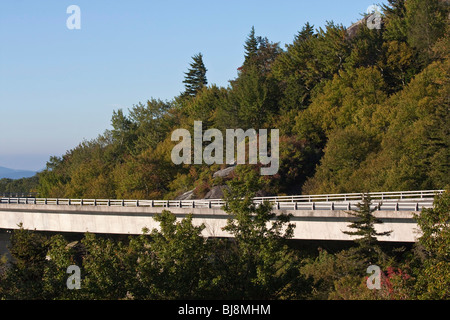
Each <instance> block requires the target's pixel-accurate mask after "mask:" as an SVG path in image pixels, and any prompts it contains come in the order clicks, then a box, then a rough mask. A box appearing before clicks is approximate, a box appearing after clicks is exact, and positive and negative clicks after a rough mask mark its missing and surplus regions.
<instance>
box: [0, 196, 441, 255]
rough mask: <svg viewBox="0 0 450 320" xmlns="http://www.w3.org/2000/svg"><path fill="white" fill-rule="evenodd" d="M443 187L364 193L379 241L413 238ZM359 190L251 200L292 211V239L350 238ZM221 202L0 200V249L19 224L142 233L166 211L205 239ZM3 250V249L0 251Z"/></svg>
mask: <svg viewBox="0 0 450 320" xmlns="http://www.w3.org/2000/svg"><path fill="white" fill-rule="evenodd" d="M442 192H443V190H424V191H403V192H373V193H369V195H370V196H371V198H372V203H373V205H374V206H377V205H380V207H379V208H378V210H377V211H375V212H374V215H375V216H376V217H378V218H380V219H381V220H382V221H383V224H380V225H377V230H378V231H379V232H382V231H389V230H391V231H392V233H391V234H390V235H389V236H382V237H379V239H378V240H380V241H391V242H415V241H416V240H417V238H418V237H419V236H420V234H419V230H418V227H417V224H416V222H415V220H414V214H420V211H421V210H422V209H423V208H431V207H432V206H433V199H434V196H435V195H436V194H440V193H442ZM361 199H362V194H360V193H350V194H328V195H301V196H281V197H259V198H254V201H255V203H261V202H263V201H269V202H271V204H272V205H273V210H274V212H275V213H276V214H280V213H288V214H289V213H290V214H292V218H291V222H292V223H294V224H295V226H296V227H295V229H294V236H293V239H298V240H334V241H340V240H341V241H345V240H353V239H354V238H352V237H351V236H349V235H346V234H344V233H343V232H342V231H347V230H349V228H348V224H349V223H350V221H351V220H352V219H354V218H353V217H352V216H351V215H350V214H349V213H348V212H349V211H351V210H355V209H356V204H357V203H359V202H360V201H361ZM224 204H225V202H224V200H220V199H218V200H211V199H208V200H111V199H42V198H6V197H3V198H0V247H2V246H3V247H4V246H5V244H6V243H7V242H8V239H9V234H10V233H9V232H10V231H11V230H12V229H17V228H18V225H19V224H22V225H23V227H24V228H25V229H29V230H37V231H51V232H72V233H85V232H91V233H100V234H101V233H104V234H130V235H138V234H142V229H143V228H144V227H146V228H148V229H150V230H152V229H153V228H158V227H159V225H158V223H157V222H156V221H155V220H154V219H153V217H154V216H155V214H158V213H161V212H162V211H163V210H169V211H171V212H172V213H173V214H175V215H176V217H177V219H179V220H181V219H183V218H184V217H186V215H188V214H192V215H193V223H194V224H195V225H200V224H202V223H204V224H205V226H206V228H205V229H204V231H203V235H204V236H205V237H229V236H230V235H229V234H227V233H226V232H225V231H223V230H222V228H223V227H224V226H225V225H226V223H227V219H228V218H230V216H229V215H228V214H227V213H226V212H225V211H223V209H222V208H223V205H224ZM3 251H4V249H3Z"/></svg>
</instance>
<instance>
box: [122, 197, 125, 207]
mask: <svg viewBox="0 0 450 320" xmlns="http://www.w3.org/2000/svg"><path fill="white" fill-rule="evenodd" d="M122 207H125V200H124V199H122Z"/></svg>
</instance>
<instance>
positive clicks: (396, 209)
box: [395, 202, 398, 211]
mask: <svg viewBox="0 0 450 320" xmlns="http://www.w3.org/2000/svg"><path fill="white" fill-rule="evenodd" d="M395 211H398V202H396V203H395Z"/></svg>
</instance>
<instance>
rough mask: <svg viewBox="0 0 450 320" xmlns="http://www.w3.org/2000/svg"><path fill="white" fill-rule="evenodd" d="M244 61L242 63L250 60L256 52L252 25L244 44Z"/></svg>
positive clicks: (256, 44)
mask: <svg viewBox="0 0 450 320" xmlns="http://www.w3.org/2000/svg"><path fill="white" fill-rule="evenodd" d="M244 49H245V62H244V65H245V64H247V63H248V62H249V61H251V60H252V59H253V58H254V57H255V56H256V55H257V54H258V39H257V38H256V36H255V27H254V26H252V29H251V31H250V34H249V35H248V37H247V40H246V41H245V44H244Z"/></svg>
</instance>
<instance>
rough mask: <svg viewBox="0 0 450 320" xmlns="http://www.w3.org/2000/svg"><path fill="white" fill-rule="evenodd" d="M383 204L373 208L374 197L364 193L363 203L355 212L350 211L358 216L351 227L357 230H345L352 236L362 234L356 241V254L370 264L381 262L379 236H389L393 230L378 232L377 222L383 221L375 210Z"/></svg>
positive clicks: (359, 204) (358, 205)
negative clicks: (376, 214)
mask: <svg viewBox="0 0 450 320" xmlns="http://www.w3.org/2000/svg"><path fill="white" fill-rule="evenodd" d="M380 205H381V204H379V205H378V206H375V208H373V209H372V207H371V206H372V199H371V198H370V196H369V195H363V198H362V201H361V203H358V204H357V205H356V206H357V208H358V209H356V210H354V212H349V214H350V215H352V216H354V217H356V220H355V221H353V222H352V223H351V224H350V225H349V228H351V229H355V230H356V231H343V232H344V233H345V234H348V235H351V236H360V238H357V239H356V240H355V242H356V243H357V244H358V248H357V251H356V254H357V256H358V258H359V259H361V260H363V259H364V260H365V261H367V263H368V264H375V263H379V261H380V258H382V257H381V254H382V253H381V250H380V248H379V246H378V239H377V237H378V236H387V235H389V234H390V233H391V232H392V231H385V232H377V231H376V229H375V224H381V223H383V221H381V219H378V218H376V217H375V216H374V215H373V212H374V211H376V210H378V209H379V207H380Z"/></svg>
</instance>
